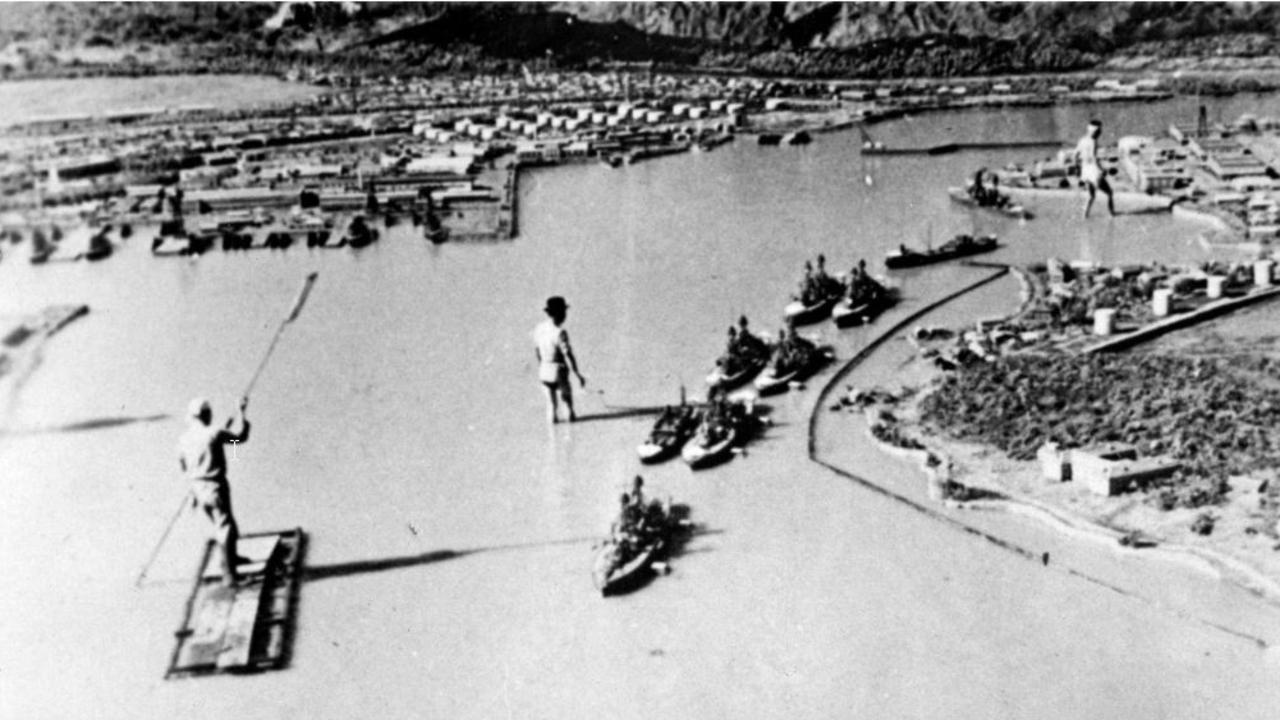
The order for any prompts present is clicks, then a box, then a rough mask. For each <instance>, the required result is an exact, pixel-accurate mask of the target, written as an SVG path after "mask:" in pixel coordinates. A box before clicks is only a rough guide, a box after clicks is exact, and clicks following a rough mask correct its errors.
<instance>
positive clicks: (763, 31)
mask: <svg viewBox="0 0 1280 720" xmlns="http://www.w3.org/2000/svg"><path fill="white" fill-rule="evenodd" d="M0 48H2V50H0V69H3V70H4V71H6V72H8V73H10V74H12V73H18V74H22V73H23V72H38V71H39V68H40V67H43V66H48V65H57V64H59V63H62V64H66V63H68V62H74V60H70V61H69V60H68V53H70V54H71V55H73V56H74V52H73V51H76V50H82V49H86V48H96V49H99V50H102V51H104V52H103V53H100V55H102V57H109V55H110V54H109V53H106V52H105V51H106V50H111V49H115V50H119V51H120V52H121V53H122V54H124V53H127V54H129V55H130V56H131V57H132V58H133V61H134V62H135V63H136V62H138V58H144V59H147V61H150V58H151V57H152V55H154V56H156V57H160V58H161V60H159V61H156V62H159V63H160V64H161V65H164V64H165V62H169V63H173V64H176V65H180V66H192V65H194V64H195V63H196V61H197V60H204V61H208V62H209V63H212V64H213V68H212V69H235V68H234V66H235V65H236V64H237V63H240V64H248V65H251V66H255V67H249V68H246V69H259V68H257V67H256V66H257V65H262V64H267V65H272V64H275V65H279V64H284V63H292V64H294V65H298V64H302V65H312V66H326V65H327V66H338V67H353V68H360V67H364V68H366V69H369V70H371V71H413V70H415V69H419V70H427V71H432V70H442V69H456V70H484V69H504V68H505V69H511V67H512V66H518V65H519V64H525V63H529V62H540V63H546V64H548V65H555V66H557V67H591V66H599V65H602V64H607V63H616V62H628V63H631V62H650V61H652V62H656V63H659V64H662V65H668V66H684V67H690V68H703V69H721V70H736V71H750V72H758V73H774V74H780V75H796V76H808V77H823V76H860V77H910V76H943V77H946V76H956V75H981V74H993V73H1001V74H1003V73H1026V72H1061V71H1072V70H1082V69H1089V68H1096V67H1099V66H1100V65H1102V64H1103V63H1106V62H1108V61H1110V62H1115V60H1116V59H1117V58H1121V59H1125V58H1127V59H1134V58H1142V59H1148V60H1150V59H1161V58H1221V57H1233V58H1241V57H1243V58H1261V57H1265V56H1268V55H1272V54H1275V53H1276V51H1277V50H1280V4H1277V3H1267V2H1256V3H1212V2H1190V3H1125V2H1120V3H1040V2H991V3H988V2H957V3H939V2H921V3H915V2H888V3H817V2H796V3H767V2H747V3H715V2H663V3H644V2H618V3H590V2H583V3H355V2H347V3H330V2H323V3H284V4H279V3H219V2H209V3H205V2H200V3H194V2H193V3H145V2H144V3H0ZM157 48H168V49H170V50H171V52H168V53H159V54H157V53H156V52H155V51H156V49H157ZM147 53H151V54H152V55H147ZM83 62H85V61H83V60H82V63H83ZM187 69H191V68H190V67H188V68H187Z"/></svg>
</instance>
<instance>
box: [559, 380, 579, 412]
mask: <svg viewBox="0 0 1280 720" xmlns="http://www.w3.org/2000/svg"><path fill="white" fill-rule="evenodd" d="M560 400H561V401H562V402H563V403H564V406H565V408H566V409H568V411H569V422H573V421H574V420H577V419H578V415H577V413H575V412H574V411H573V390H572V389H571V388H570V387H569V381H568V380H567V379H566V380H565V381H564V385H563V386H562V387H561V388H560Z"/></svg>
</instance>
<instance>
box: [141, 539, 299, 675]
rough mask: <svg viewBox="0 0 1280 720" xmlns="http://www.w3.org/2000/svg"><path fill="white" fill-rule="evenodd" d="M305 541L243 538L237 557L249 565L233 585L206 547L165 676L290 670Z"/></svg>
mask: <svg viewBox="0 0 1280 720" xmlns="http://www.w3.org/2000/svg"><path fill="white" fill-rule="evenodd" d="M305 540H306V536H305V535H304V534H303V532H302V530H301V529H294V530H288V531H285V532H276V533H255V534H253V535H246V536H243V537H242V538H241V539H240V544H239V552H240V554H241V555H242V556H243V557H245V558H247V559H248V560H249V561H250V562H249V563H247V564H242V565H241V566H240V567H239V573H240V578H241V579H240V584H239V585H237V586H236V587H235V588H227V587H223V586H222V583H221V574H220V571H219V567H218V565H219V563H218V562H217V560H216V559H215V556H214V551H215V546H214V544H213V542H209V543H207V544H206V545H205V548H204V557H203V560H202V561H201V563H200V572H199V573H198V574H197V575H196V580H195V587H194V588H193V589H192V591H191V596H190V598H189V599H188V600H187V611H186V615H185V617H184V618H183V621H182V626H181V627H179V628H178V631H177V632H176V633H174V635H175V636H176V637H177V645H176V646H175V647H174V651H173V657H172V659H171V661H170V663H169V670H168V672H167V673H165V677H166V678H176V677H188V676H193V675H206V674H211V673H219V672H252V671H261V670H272V669H279V668H282V667H284V666H285V665H286V664H287V663H288V650H289V645H290V640H291V637H292V633H293V621H294V607H295V605H296V602H295V601H296V598H297V591H298V572H299V570H300V568H301V566H302V555H303V549H304V544H305Z"/></svg>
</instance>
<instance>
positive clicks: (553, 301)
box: [533, 295, 587, 423]
mask: <svg viewBox="0 0 1280 720" xmlns="http://www.w3.org/2000/svg"><path fill="white" fill-rule="evenodd" d="M543 310H545V311H546V313H547V319H546V320H543V321H542V322H541V323H538V326H537V327H536V328H534V329H533V344H534V352H535V353H537V357H538V379H539V380H541V381H542V387H543V389H544V390H546V392H547V420H549V421H551V422H552V423H555V422H557V421H558V417H557V410H558V407H559V402H560V401H561V400H563V401H564V405H565V407H566V408H567V409H568V410H569V422H573V421H574V420H576V419H577V415H575V414H574V412H573V388H572V387H571V386H570V385H569V373H570V372H573V374H574V375H576V376H577V377H578V384H579V385H581V386H582V387H584V388H585V387H586V386H587V379H586V378H584V377H582V373H581V372H579V371H578V361H577V359H576V358H574V356H573V348H572V347H570V346H569V333H567V332H566V331H565V329H564V328H563V327H561V325H563V324H564V318H565V315H566V314H567V313H568V310H569V306H568V305H567V304H565V301H564V298H562V297H560V296H559V295H557V296H554V297H551V298H548V299H547V306H546V307H545V308H543Z"/></svg>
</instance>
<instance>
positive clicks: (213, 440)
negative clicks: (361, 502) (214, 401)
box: [135, 273, 318, 587]
mask: <svg viewBox="0 0 1280 720" xmlns="http://www.w3.org/2000/svg"><path fill="white" fill-rule="evenodd" d="M317 277H318V275H317V274H316V273H311V274H309V275H307V277H306V279H305V280H304V281H303V283H302V287H301V289H299V290H298V296H297V297H296V298H294V300H293V305H292V306H290V308H289V314H288V315H287V316H286V317H285V319H284V320H283V321H281V323H280V327H278V328H276V334H275V335H274V336H272V338H271V344H270V345H268V346H267V351H266V352H265V353H264V354H263V356H262V361H261V362H259V363H258V367H257V369H256V370H254V371H253V377H252V378H250V379H249V384H248V385H247V386H246V387H245V389H244V394H243V395H241V396H240V412H239V414H238V415H237V416H236V417H234V418H231V419H229V420H228V421H227V423H226V425H225V426H224V427H222V428H214V427H213V425H212V421H213V410H212V409H211V408H210V407H209V401H208V400H205V399H203V398H196V399H195V400H192V401H191V406H190V407H189V408H188V411H187V416H188V419H189V420H190V422H191V425H190V427H188V428H187V431H186V432H185V433H183V435H182V438H181V440H180V441H179V443H178V451H179V456H178V462H179V464H180V465H181V466H182V472H183V473H184V474H185V475H186V476H187V478H188V479H189V480H191V503H192V507H198V508H200V509H202V510H204V512H205V515H207V516H208V517H209V520H210V521H211V522H213V527H214V538H215V540H217V542H218V545H219V551H220V552H219V556H220V557H221V558H222V560H221V564H222V565H223V574H222V579H223V583H224V584H226V585H234V584H235V581H236V562H237V561H238V560H240V558H239V557H238V556H237V555H236V541H237V540H239V537H240V531H239V529H238V528H237V527H236V521H235V518H233V517H232V515H231V486H230V485H228V484H227V458H226V454H225V452H224V451H223V447H222V446H223V445H225V444H226V443H229V442H230V443H239V442H244V441H245V440H248V439H249V422H248V421H247V420H245V419H244V410H245V408H246V407H248V405H249V393H250V392H252V391H253V386H254V384H255V383H257V382H258V378H259V377H261V376H262V371H263V369H265V368H266V367H267V361H268V360H270V359H271V354H272V353H273V352H275V349H276V343H278V342H280V336H281V335H283V334H284V329H285V327H287V326H288V325H289V323H291V322H293V321H294V320H297V319H298V315H299V314H300V313H301V312H302V306H303V304H304V303H306V301H307V295H309V294H310V293H311V288H312V287H313V286H314V285H315V283H316V278H317ZM186 507H187V498H186V497H185V496H184V497H183V499H182V504H181V505H179V506H178V509H177V510H176V511H175V512H174V514H173V517H172V518H171V519H170V520H169V525H168V526H167V527H165V530H164V533H163V534H161V535H160V540H159V541H158V542H157V543H156V546H155V549H154V550H152V551H151V557H150V558H149V559H148V560H147V564H146V565H143V566H142V572H141V573H139V574H138V580H137V582H136V583H135V585H137V586H138V587H142V581H143V580H145V579H146V577H147V571H148V570H150V569H151V564H152V563H154V562H155V561H156V557H158V556H159V554H160V548H161V547H162V546H164V541H165V540H166V539H168V537H169V533H170V532H171V531H172V530H173V526H174V525H175V524H176V523H177V522H178V518H179V517H181V516H182V511H183V509H184V508H186Z"/></svg>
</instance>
